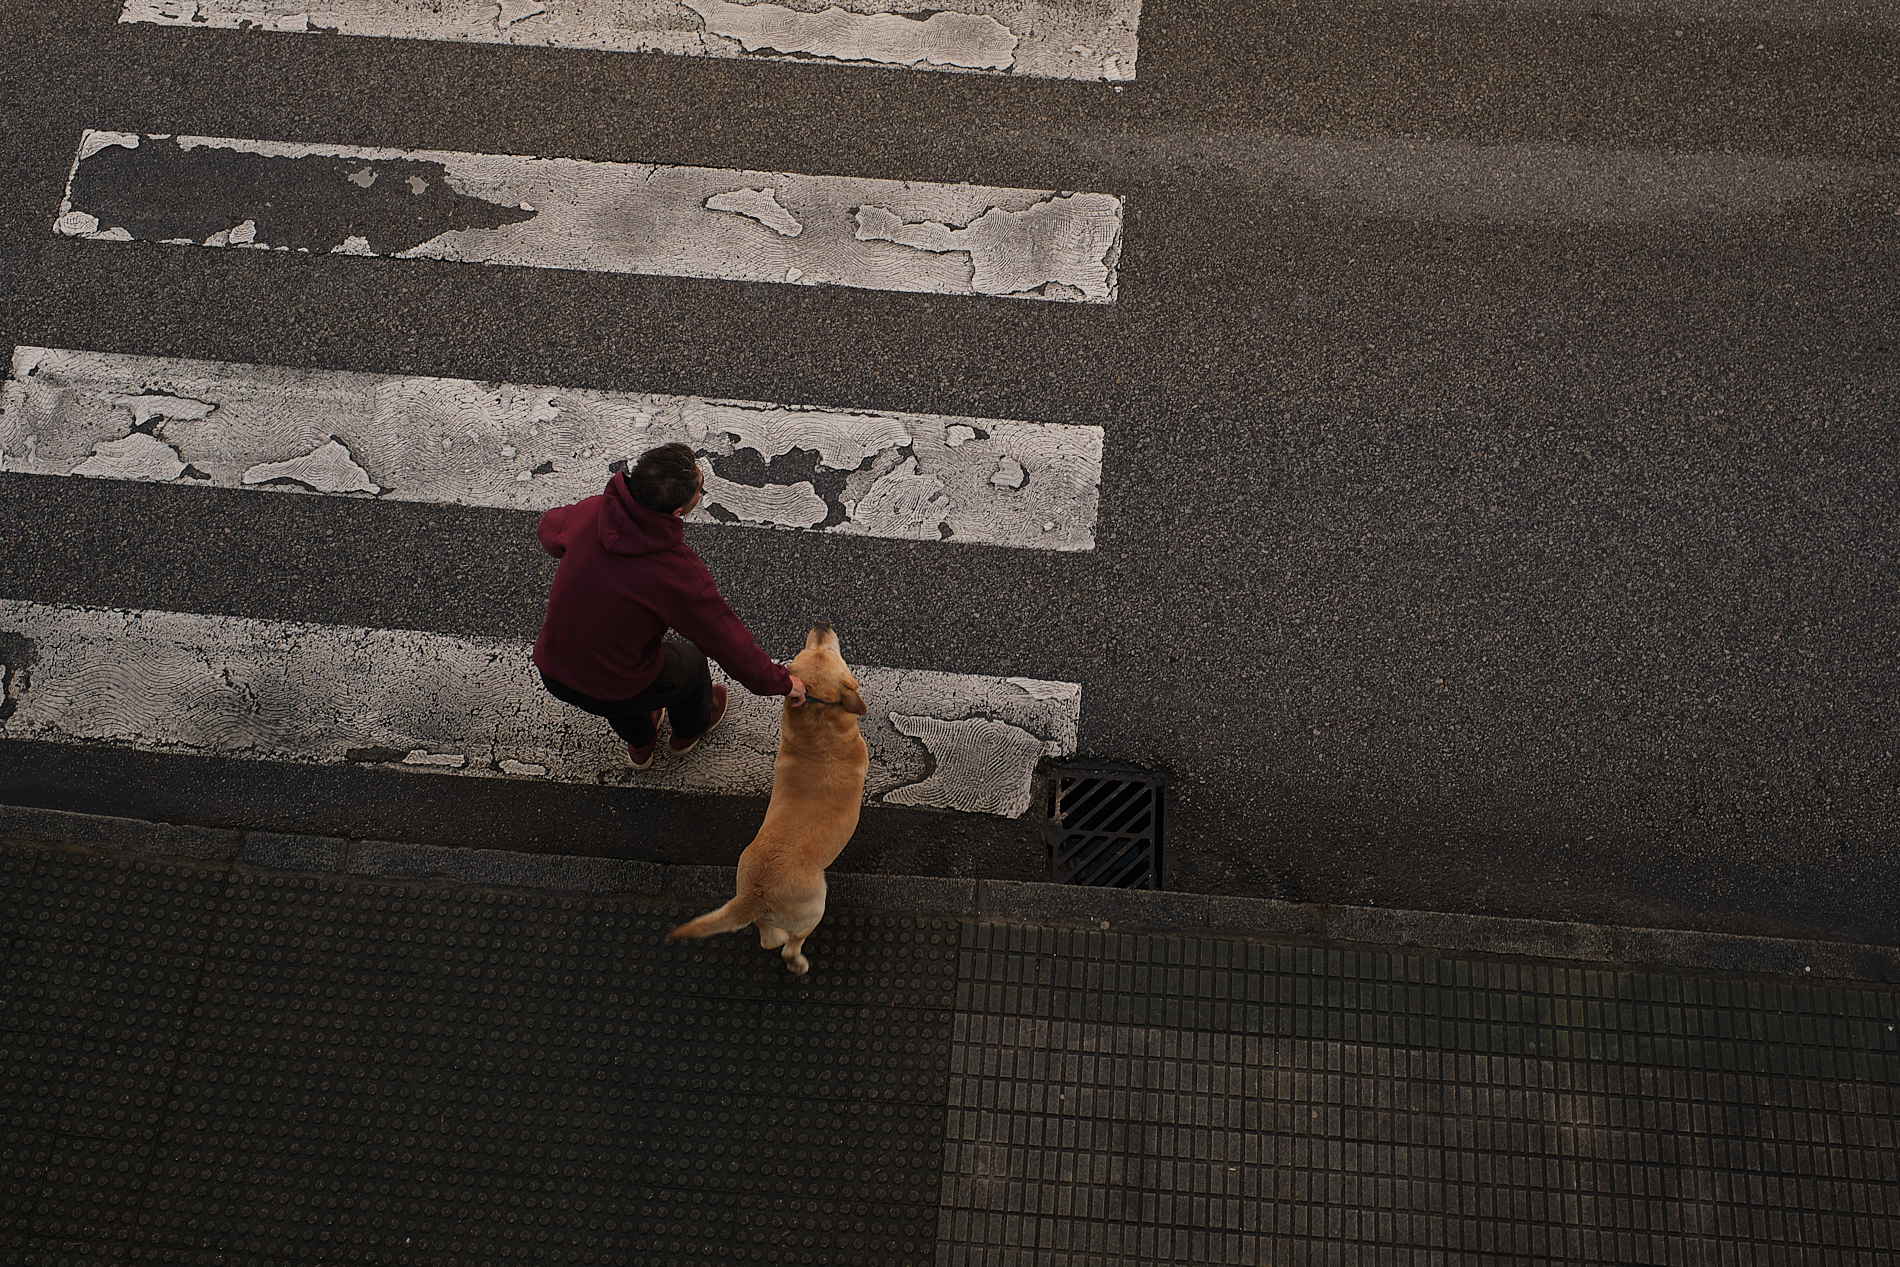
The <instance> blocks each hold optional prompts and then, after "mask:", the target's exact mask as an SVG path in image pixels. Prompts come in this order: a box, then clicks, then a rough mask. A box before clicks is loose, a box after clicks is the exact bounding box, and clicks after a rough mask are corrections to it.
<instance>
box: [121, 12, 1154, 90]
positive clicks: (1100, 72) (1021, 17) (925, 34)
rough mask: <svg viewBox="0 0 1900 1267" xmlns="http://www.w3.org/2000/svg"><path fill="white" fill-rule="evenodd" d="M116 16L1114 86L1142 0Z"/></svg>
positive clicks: (1134, 47) (1128, 75)
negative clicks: (768, 59)
mask: <svg viewBox="0 0 1900 1267" xmlns="http://www.w3.org/2000/svg"><path fill="white" fill-rule="evenodd" d="M119 21H121V22H150V23H158V24H160V25H165V26H185V27H192V28H195V29H200V30H203V29H218V28H222V29H227V30H228V29H231V28H235V27H240V26H245V25H247V24H248V25H249V26H250V27H252V28H254V29H261V30H268V31H317V32H333V33H337V34H342V35H365V36H383V37H389V38H395V39H421V40H461V41H468V42H473V43H485V44H520V45H543V46H552V47H561V48H588V49H601V50H607V51H613V52H641V53H671V54H677V55H681V56H690V57H746V58H759V57H771V58H778V59H789V60H796V61H804V62H831V63H834V64H840V65H855V66H892V67H900V66H901V67H905V68H909V69H916V70H933V71H953V72H964V73H972V72H975V73H991V74H997V73H1007V74H1015V75H1030V76H1037V77H1041V78H1049V79H1083V80H1097V81H1116V80H1126V79H1133V78H1134V77H1135V59H1136V54H1137V51H1138V44H1139V41H1138V35H1137V32H1138V28H1139V26H1140V21H1141V0H844V3H842V4H832V5H828V4H825V3H823V2H822V0H792V2H791V3H786V4H776V3H770V2H768V0H753V2H752V3H739V4H732V3H726V2H725V0H612V3H602V2H601V0H440V2H439V3H431V4H417V3H414V0H126V3H125V6H124V8H123V10H122V11H121V12H120V15H119Z"/></svg>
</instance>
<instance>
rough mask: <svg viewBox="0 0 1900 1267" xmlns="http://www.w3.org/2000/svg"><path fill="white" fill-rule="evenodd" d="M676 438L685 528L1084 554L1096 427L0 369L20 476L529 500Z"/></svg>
mask: <svg viewBox="0 0 1900 1267" xmlns="http://www.w3.org/2000/svg"><path fill="white" fill-rule="evenodd" d="M674 440H679V441H683V442H685V443H687V444H690V445H692V446H693V448H694V449H695V450H697V451H698V452H699V453H700V454H701V455H702V456H704V457H705V459H706V464H707V466H708V467H709V468H710V474H709V475H708V478H707V482H706V487H707V497H706V504H705V505H704V506H703V507H702V508H701V509H700V510H698V511H695V512H694V514H693V519H694V521H695V522H700V523H714V522H721V521H723V522H728V523H740V524H756V525H769V526H776V527H786V528H807V529H818V530H822V531H826V532H838V533H846V534H852V535H858V536H871V537H894V538H899V539H911V540H923V541H938V540H943V541H952V542H963V543H970V544H978V545H992V546H1013V547H1017V548H1021V549H1030V550H1063V551H1069V550H1091V549H1093V548H1094V547H1095V519H1096V508H1097V504H1098V500H1099V496H1100V484H1101V473H1102V428H1100V427H1093V426H1074V425H1064V424H1058V423H1040V422H1016V421H1012V420H1009V419H1000V418H955V417H944V416H942V415H938V414H891V413H874V412H870V411H853V410H825V409H809V408H795V407H791V406H785V405H773V404H763V403H758V402H746V401H714V400H704V399H701V398H699V397H696V396H661V395H654V394H639V393H631V392H602V391H590V390H586V389H581V388H567V387H540V386H528V385H522V384H513V383H476V382H471V381H469V380H467V379H458V378H406V377H398V376H395V375H384V374H358V373H351V372H348V371H342V370H293V369H286V368H281V367H277V366H269V365H237V364H229V363H224V362H217V361H190V360H181V359H176V358H169V357H145V356H120V355H116V354H113V353H109V352H78V351H64V350H57V349H47V348H31V347H20V348H15V349H14V352H13V368H12V374H11V376H10V378H9V379H8V380H7V381H6V382H5V383H0V470H5V471H12V472H20V473H25V474H37V475H88V476H98V477H103V478H117V479H138V480H150V481H156V482H161V483H163V482H180V483H184V482H199V483H206V484H210V485H211V486H213V487H217V488H247V487H251V488H255V487H263V488H272V489H279V490H283V491H296V492H320V493H332V494H353V495H357V496H378V497H382V498H385V499H387V500H391V501H417V502H449V503H455V504H458V505H468V506H496V507H502V508H506V509H513V510H531V511H540V510H546V509H548V508H549V507H552V506H563V505H566V504H568V503H570V502H575V501H579V500H580V499H581V498H583V497H590V496H592V495H593V494H595V493H597V492H599V491H600V489H601V486H602V485H604V484H605V483H606V482H607V477H608V473H609V471H610V469H611V467H612V464H614V463H616V462H621V461H625V460H626V459H628V458H630V457H632V456H634V455H636V454H638V453H640V452H641V451H643V450H645V449H649V448H652V447H653V446H655V445H659V444H665V443H668V442H669V441H674ZM1004 463H1008V464H1010V469H1011V470H1012V471H1014V472H1020V473H1021V478H1020V479H1019V480H1016V481H1015V482H1014V483H1012V482H1010V481H1001V482H999V481H998V480H996V479H995V475H994V473H995V472H996V471H997V469H998V468H999V466H1001V465H1002V464H1004Z"/></svg>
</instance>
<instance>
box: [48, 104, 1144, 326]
mask: <svg viewBox="0 0 1900 1267" xmlns="http://www.w3.org/2000/svg"><path fill="white" fill-rule="evenodd" d="M97 135H98V134H96V133H92V132H88V133H86V134H85V135H84V136H83V138H82V140H81V143H80V152H79V159H78V161H77V162H75V163H74V165H73V172H74V176H75V177H77V175H78V173H79V171H80V170H81V169H82V168H84V167H85V165H86V164H87V163H90V162H97V161H99V155H100V153H102V152H103V150H104V149H106V148H110V147H102V146H99V145H98V144H97V143H96V138H97ZM114 135H115V136H122V135H123V134H116V133H115V134H114ZM132 140H133V141H134V142H136V141H137V138H136V137H134V138H132ZM145 143H146V144H152V143H157V144H164V145H176V146H177V147H179V148H180V149H185V150H192V149H199V148H211V149H220V150H231V151H235V152H239V153H247V154H259V155H264V156H266V157H271V158H290V159H305V160H308V161H309V162H311V163H313V164H315V165H317V166H319V167H320V168H322V169H324V170H326V171H327V170H329V169H332V168H334V167H335V166H336V165H335V164H334V162H333V161H332V160H334V159H337V158H345V159H349V160H351V161H352V162H362V163H364V164H367V165H368V167H369V171H370V173H371V175H374V170H375V164H376V163H377V162H391V161H396V160H403V159H408V160H416V161H421V162H428V163H440V164H441V165H442V166H443V168H444V169H445V170H446V172H447V177H446V179H447V181H448V184H449V185H450V187H451V188H452V189H453V190H454V191H455V192H456V193H458V194H460V195H462V196H463V197H466V198H475V199H480V200H482V201H485V202H489V203H493V204H495V205H496V206H500V207H506V208H510V209H527V210H530V211H531V212H532V214H531V215H530V216H529V217H528V218H527V219H525V220H520V221H517V222H515V223H511V224H506V225H503V226H501V227H500V228H493V229H482V228H476V229H451V230H449V231H447V232H444V233H441V234H438V235H437V236H435V237H433V238H431V239H429V240H428V241H426V242H422V243H420V244H418V245H416V246H413V247H410V248H408V249H406V250H404V251H401V252H400V253H399V258H403V259H437V260H454V261H458V262H461V263H469V264H508V265H516V266H521V267H529V268H558V269H580V270H585V271H588V272H604V273H647V274H661V275H665V276H672V277H708V278H720V279H724V280H730V281H754V282H775V283H779V284H790V285H801V286H824V285H831V286H854V287H860V288H864V289H870V290H898V291H922V292H928V293H933V294H946V295H995V296H1001V297H1008V298H1016V299H1044V300H1070V301H1079V302H1087V303H1113V302H1114V300H1115V291H1116V268H1115V266H1116V263H1117V261H1118V259H1119V257H1120V252H1121V226H1122V203H1121V200H1120V199H1118V198H1115V197H1113V196H1111V195H1108V194H1090V193H1081V194H1072V193H1061V192H1058V191H1055V190H1036V189H1005V188H1000V187H991V186H982V185H946V184H936V183H932V182H929V181H899V180H872V179H865V178H859V177H849V176H799V175H793V174H789V173H783V172H780V173H770V172H748V171H732V170H727V169H724V168H714V167H667V166H654V165H651V164H646V163H592V162H583V161H581V160H578V159H567V158H529V157H524V156H520V155H508V154H465V153H456V152H450V151H442V150H387V149H365V148H361V147H357V146H339V145H302V144H295V143H288V142H275V141H251V140H240V139H235V138H229V137H186V136H181V137H175V138H168V139H166V140H163V141H159V140H158V139H157V138H148V140H147V142H145ZM132 148H138V145H136V144H135V145H133V146H132ZM360 175H361V169H359V170H358V171H357V173H356V174H355V175H351V174H348V173H345V172H338V173H336V175H335V179H336V180H337V181H338V183H339V184H340V185H350V184H352V183H360V181H359V180H358V177H359V176H360ZM762 189H770V190H772V191H773V192H772V196H771V203H772V206H774V207H776V208H777V209H778V211H779V213H781V214H782V215H783V217H784V220H783V221H782V222H778V223H762V222H761V221H760V219H759V217H758V216H755V215H754V214H751V213H742V214H734V212H733V211H732V210H721V209H717V208H714V207H712V206H710V205H709V203H711V202H713V201H722V205H732V206H735V207H736V206H737V205H738V204H731V203H729V201H728V200H730V199H731V198H732V197H733V196H734V195H735V193H743V192H745V191H753V192H755V193H756V192H757V191H759V190H762ZM206 196H207V197H210V196H211V195H209V194H207V195H206ZM259 196H260V197H264V196H265V195H259ZM73 197H74V194H73V182H72V181H71V180H69V181H68V187H67V196H66V200H65V201H64V202H63V203H62V204H61V207H60V214H59V217H58V218H57V219H56V220H55V221H54V224H53V228H54V230H55V231H56V232H59V233H62V234H65V235H67V236H77V237H81V238H94V239H96V238H101V237H112V236H114V235H117V238H116V240H130V235H129V232H128V230H127V229H126V228H125V227H124V226H119V225H109V226H107V227H105V228H104V229H101V228H100V227H99V226H100V225H101V224H102V223H103V222H102V221H101V220H100V219H99V218H98V214H97V212H98V211H99V210H100V209H98V208H88V207H80V206H75V205H73ZM339 197H342V195H341V194H339ZM747 205H749V206H751V207H752V208H753V210H754V211H757V212H760V213H762V214H764V215H766V216H768V217H771V218H773V219H775V218H776V217H772V213H770V212H768V211H766V209H765V207H764V204H763V203H762V202H760V201H759V200H758V199H752V200H748V202H747ZM218 209H219V210H220V211H221V212H225V213H227V214H237V215H243V214H244V210H243V208H241V207H229V206H227V205H226V203H225V202H224V201H223V200H222V196H221V195H220V201H219V203H218ZM259 210H262V208H261V207H260V208H259ZM82 215H83V216H84V217H85V219H84V220H83V221H82V220H80V219H78V218H77V217H80V216H82ZM82 224H90V225H91V226H92V227H91V228H87V229H84V230H83V231H79V232H76V229H78V228H79V227H80V226H81V225H82ZM791 225H797V226H799V228H798V232H797V233H795V234H791V233H788V228H789V226H791ZM958 225H961V226H965V227H962V228H957V227H953V226H958ZM258 231H259V230H258V226H257V224H256V223H255V221H254V220H253V219H250V218H248V217H247V218H245V219H243V220H241V221H240V222H238V223H235V224H233V225H231V226H230V228H229V229H227V230H219V231H217V232H214V233H213V234H211V235H210V236H209V237H207V238H206V239H205V240H204V242H203V243H202V245H204V246H207V247H225V248H229V247H232V246H236V245H240V242H239V241H238V238H237V234H239V233H244V234H246V235H247V237H246V240H245V241H244V242H243V243H241V244H242V245H245V246H248V247H252V248H268V247H271V246H272V245H273V244H272V243H270V242H268V241H258V240H256V238H255V235H256V233H257V232H258ZM277 249H285V248H283V247H282V246H279V247H278V248H277ZM300 249H301V248H300ZM339 252H340V253H342V254H345V255H369V254H371V253H372V252H371V247H370V244H369V241H368V240H367V239H360V238H351V239H349V240H348V241H346V242H344V243H341V244H339V245H338V246H336V247H333V248H331V253H332V254H336V253H339Z"/></svg>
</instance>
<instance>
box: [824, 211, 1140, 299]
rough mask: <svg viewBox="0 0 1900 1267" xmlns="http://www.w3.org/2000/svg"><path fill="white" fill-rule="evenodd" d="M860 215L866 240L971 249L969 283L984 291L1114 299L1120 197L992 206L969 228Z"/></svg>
mask: <svg viewBox="0 0 1900 1267" xmlns="http://www.w3.org/2000/svg"><path fill="white" fill-rule="evenodd" d="M854 218H855V220H856V222H857V226H858V228H857V239H858V241H860V242H895V243H897V244H898V245H900V246H907V247H910V248H912V249H914V250H918V251H931V252H939V253H941V252H949V253H953V254H963V253H968V254H969V256H970V258H971V260H972V261H974V269H973V271H972V274H971V278H970V285H971V287H972V288H973V289H975V290H976V291H978V292H979V293H981V294H985V295H1015V294H1022V293H1026V292H1031V291H1036V290H1038V288H1040V287H1043V286H1056V287H1060V288H1063V289H1062V290H1061V291H1056V292H1050V293H1047V294H1045V296H1044V297H1045V298H1057V297H1073V298H1082V299H1093V300H1098V301H1106V300H1109V299H1113V298H1114V296H1115V277H1114V271H1115V270H1114V265H1113V260H1112V256H1111V252H1113V250H1114V249H1115V245H1116V243H1117V242H1119V241H1120V240H1121V230H1122V212H1121V201H1120V200H1119V199H1117V198H1111V197H1109V196H1108V195H1107V194H1064V195H1062V196H1060V197H1057V198H1053V199H1050V200H1049V201H1047V202H1039V203H1037V204H1036V205H1035V206H1033V207H1026V208H1024V209H1022V210H1021V211H1005V210H1004V209H1002V208H1001V207H992V208H990V209H989V210H988V211H985V212H984V213H983V214H982V215H980V216H978V217H977V218H976V219H975V220H973V221H971V222H970V223H969V225H968V226H967V227H965V228H953V227H951V226H950V225H947V224H943V223H941V222H939V221H936V220H932V219H929V218H923V219H921V220H919V218H918V217H911V216H905V215H902V214H900V213H898V212H896V211H893V210H892V209H891V208H889V207H887V206H881V205H868V204H867V205H865V206H861V207H859V208H858V209H857V212H856V215H855V217H854ZM1067 291H1074V292H1077V293H1076V294H1074V295H1073V296H1069V295H1067V294H1066V293H1065V292H1067Z"/></svg>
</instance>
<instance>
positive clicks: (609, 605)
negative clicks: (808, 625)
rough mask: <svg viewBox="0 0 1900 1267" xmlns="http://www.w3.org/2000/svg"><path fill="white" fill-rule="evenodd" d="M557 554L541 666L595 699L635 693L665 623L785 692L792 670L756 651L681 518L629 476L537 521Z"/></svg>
mask: <svg viewBox="0 0 1900 1267" xmlns="http://www.w3.org/2000/svg"><path fill="white" fill-rule="evenodd" d="M534 532H535V535H536V536H537V537H539V538H540V539H541V548H542V549H543V550H546V551H547V552H548V553H549V554H551V555H553V556H554V557H555V558H557V559H559V560H560V561H561V562H560V565H559V566H558V567H556V568H555V569H554V585H553V586H552V588H550V589H549V590H548V614H547V617H546V619H544V620H543V621H542V622H541V635H540V637H538V638H536V639H535V640H534V662H535V664H536V666H538V667H539V668H540V670H541V671H542V672H543V673H545V674H547V675H548V676H549V677H551V678H553V679H554V680H555V681H557V682H559V683H561V684H562V685H563V686H567V687H571V688H573V689H574V690H576V691H579V692H581V693H582V694H583V695H591V696H593V697H594V698H595V699H598V700H623V699H631V698H632V697H634V696H635V695H638V694H639V693H640V692H641V691H643V690H645V689H646V688H647V687H648V686H649V685H651V684H652V682H653V679H654V678H656V677H658V676H659V673H660V664H661V657H660V639H661V638H662V637H664V636H665V634H666V631H667V629H669V628H672V629H677V630H679V632H680V635H681V636H682V637H684V638H686V639H687V640H688V641H689V642H691V643H692V644H693V645H694V646H696V647H698V648H699V649H700V650H701V651H704V652H705V653H706V654H707V655H709V656H711V657H712V658H713V659H715V660H717V661H718V662H719V664H720V666H721V667H722V668H724V669H725V671H726V672H727V673H730V674H731V675H732V676H733V677H734V678H736V679H738V681H739V682H741V683H742V684H743V685H744V686H745V688H746V689H747V690H748V691H751V692H752V693H753V694H754V695H784V694H786V693H787V692H789V691H790V690H791V689H792V676H791V674H789V673H787V672H786V671H785V670H784V669H782V668H780V667H779V666H778V665H776V664H774V663H773V662H772V657H770V656H768V655H766V654H765V652H764V651H762V650H760V649H759V644H758V643H757V642H755V641H753V639H752V635H751V633H749V632H748V631H747V630H746V627H745V626H744V625H742V624H740V623H739V618H738V617H737V616H735V615H733V614H732V608H730V607H728V606H726V600H725V599H723V598H721V597H719V589H718V587H717V586H715V585H714V584H713V579H712V573H711V572H708V571H707V570H706V565H705V564H704V563H702V562H701V561H700V558H699V556H698V555H697V554H695V553H693V549H692V547H691V546H689V545H687V544H686V534H685V531H684V529H683V527H682V525H681V523H680V520H679V519H678V518H677V517H676V516H673V515H663V514H660V513H659V512H658V511H652V510H648V509H646V508H645V507H644V506H642V505H640V504H639V503H638V502H636V501H634V500H633V490H632V489H630V488H628V487H627V480H626V477H625V476H624V475H619V474H616V475H614V476H613V477H612V478H611V479H609V480H608V481H607V488H606V491H605V492H603V493H602V494H601V495H600V496H598V497H589V498H588V499H587V500H585V501H580V502H576V503H574V504H573V505H572V506H556V507H555V508H554V509H553V510H550V511H549V512H548V513H547V514H545V515H543V516H541V522H540V523H538V524H536V525H535V529H534Z"/></svg>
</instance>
